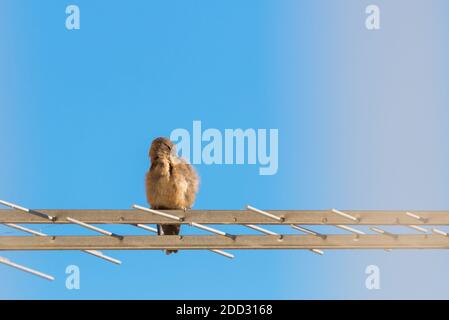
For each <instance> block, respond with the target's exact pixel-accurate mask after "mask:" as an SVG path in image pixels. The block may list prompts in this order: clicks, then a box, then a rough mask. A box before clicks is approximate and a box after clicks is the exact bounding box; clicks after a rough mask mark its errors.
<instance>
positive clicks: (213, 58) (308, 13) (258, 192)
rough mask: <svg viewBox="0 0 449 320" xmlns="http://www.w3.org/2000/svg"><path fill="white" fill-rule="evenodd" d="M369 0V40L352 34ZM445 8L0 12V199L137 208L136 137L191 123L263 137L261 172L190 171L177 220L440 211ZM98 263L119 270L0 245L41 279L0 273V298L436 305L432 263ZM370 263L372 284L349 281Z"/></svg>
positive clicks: (95, 7) (441, 270)
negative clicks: (275, 133) (267, 133)
mask: <svg viewBox="0 0 449 320" xmlns="http://www.w3.org/2000/svg"><path fill="white" fill-rule="evenodd" d="M373 3H374V4H377V5H379V6H380V9H381V30H379V31H375V32H370V31H368V30H366V29H365V25H364V23H365V18H366V15H365V13H364V11H365V7H366V6H367V5H368V4H373ZM69 4H77V5H79V7H80V9H81V30H79V31H72V32H69V31H67V30H66V29H65V17H66V16H65V7H66V6H67V5H69ZM448 7H449V4H448V3H447V1H443V0H441V1H437V0H433V1H410V0H408V1H404V0H401V1H394V2H393V1H380V0H378V1H362V0H353V1H351V0H346V1H339V2H338V3H337V2H336V1H324V0H322V1H317V0H314V1H293V0H290V1H289V0H283V1H268V0H267V1H261V0H257V1H256V0H251V1H237V0H230V1H180V0H179V1H171V2H164V1H145V2H144V1H131V2H126V3H125V2H124V1H114V2H111V1H98V0H97V1H83V0H78V1H75V2H66V1H54V2H51V3H50V2H38V1H31V0H20V1H12V0H2V2H1V3H0V18H1V19H0V30H1V31H0V39H1V42H0V46H1V50H0V67H1V72H0V83H1V85H0V108H1V109H0V110H1V113H0V114H1V120H2V121H1V126H0V150H2V151H1V152H2V155H3V156H2V157H1V160H0V164H1V166H0V181H1V183H0V195H1V196H0V198H4V199H7V200H9V201H12V202H17V203H20V204H23V205H24V206H28V207H33V208H111V209H113V208H128V207H129V205H130V204H132V203H135V202H138V203H144V201H145V197H144V188H143V176H144V174H145V171H146V170H147V167H148V159H147V148H148V146H149V144H150V142H151V139H152V138H154V137H156V136H159V135H169V134H170V132H171V131H172V130H173V129H175V128H187V129H189V128H191V125H192V121H193V120H201V121H202V124H203V128H210V127H212V128H218V129H224V128H238V127H242V128H279V135H280V141H279V143H280V146H279V172H278V174H277V175H275V176H259V175H258V168H257V167H255V166H249V165H244V166H198V171H199V173H200V175H201V179H202V189H201V192H200V195H199V198H198V201H197V203H196V206H195V207H196V208H197V209H201V208H208V209H209V208H234V209H240V208H242V207H243V205H245V204H247V203H252V204H254V205H255V206H258V207H261V208H286V209H326V208H331V207H337V208H342V209H346V208H351V209H415V210H416V209H448V208H449V200H448V199H447V197H446V192H447V190H448V187H449V171H448V169H447V166H445V164H446V163H447V160H448V156H449V146H448V144H447V143H445V138H446V137H447V135H448V125H449V117H448V110H447V103H448V100H449V97H448V94H447V88H448V80H449V78H448V76H447V74H448V63H447V59H445V58H446V57H447V56H448V53H449V52H448V51H449V50H448V48H449V47H448V40H447V39H449V38H448V33H449V32H448V31H449V26H448V23H447V16H446V15H445V14H447V13H448V12H449V10H448ZM111 229H112V230H113V231H115V230H117V231H121V232H136V231H135V230H133V229H131V228H125V227H115V229H114V228H113V227H111ZM273 229H274V230H279V231H282V230H284V231H286V229H282V228H277V229H276V228H273ZM230 230H233V231H235V232H238V231H243V230H239V229H230ZM43 231H45V232H47V233H55V234H70V233H72V234H73V233H75V232H76V233H79V234H90V233H89V232H85V231H83V230H80V229H78V228H76V227H72V228H60V227H58V226H51V227H47V228H44V229H43ZM327 231H329V230H327ZM138 232H139V231H137V233H138ZM185 232H194V231H193V230H190V229H188V228H185ZM289 232H291V231H289ZM0 234H2V235H6V234H8V235H10V234H17V235H18V234H19V233H15V232H14V231H12V232H11V231H10V230H8V229H6V228H5V227H1V226H0ZM142 234H144V233H142ZM110 254H111V255H112V256H114V257H117V258H120V259H122V260H123V261H124V264H123V265H122V266H120V267H118V266H115V265H110V264H107V263H104V262H102V261H97V260H96V259H95V258H93V257H91V256H88V255H85V254H82V253H79V252H66V253H63V254H61V253H57V252H31V253H30V252H2V253H1V255H3V256H5V257H7V258H10V259H12V260H14V261H16V262H18V263H23V264H26V265H27V266H30V267H35V268H37V269H39V270H42V271H44V272H48V273H51V274H53V275H55V276H56V278H57V280H56V281H55V282H53V283H49V282H46V281H43V280H41V279H38V278H34V277H32V276H30V275H27V274H23V273H20V272H19V271H16V270H13V269H9V268H8V267H5V266H0V298H6V299H15V298H20V299H32V298H43V299H79V298H137V299H139V298H153V299H154V298H161V299H164V298H167V299H168V298H178V299H183V298H275V299H278V298H283V299H305V298H311V299H318V298H324V299H330V298H334V299H345V298H368V299H378V298H449V280H448V278H447V276H446V265H447V261H448V258H449V257H448V253H447V252H446V251H394V252H392V253H386V252H384V251H343V250H342V251H327V252H326V254H325V255H324V256H322V257H321V256H316V255H314V254H312V253H310V252H308V251H255V252H254V251H253V252H251V251H248V252H246V251H241V252H235V254H236V255H237V257H236V259H235V260H234V261H228V260H227V259H225V258H222V257H220V256H217V255H214V254H211V253H208V252H182V253H181V254H178V255H176V256H170V257H165V255H164V254H163V253H162V252H160V251H157V252H140V251H139V252H112V253H110ZM70 264H75V265H78V266H79V267H80V268H81V290H79V291H76V290H74V291H69V290H67V289H65V277H66V275H65V273H64V271H65V268H66V266H67V265H70ZM370 264H375V265H378V266H379V267H380V271H381V289H380V290H373V291H370V290H367V289H366V288H365V278H366V275H365V268H366V266H367V265H370Z"/></svg>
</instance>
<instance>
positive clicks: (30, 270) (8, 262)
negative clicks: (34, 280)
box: [0, 257, 55, 281]
mask: <svg viewBox="0 0 449 320" xmlns="http://www.w3.org/2000/svg"><path fill="white" fill-rule="evenodd" d="M0 263H3V264H5V265H7V266H10V267H13V268H16V269H18V270H21V271H25V272H28V273H31V274H33V275H35V276H38V277H41V278H44V279H46V280H50V281H54V280H55V278H54V277H53V276H50V275H48V274H45V273H42V272H40V271H36V270H33V269H30V268H27V267H25V266H22V265H20V264H17V263H14V262H12V261H10V260H8V259H6V258H3V257H0Z"/></svg>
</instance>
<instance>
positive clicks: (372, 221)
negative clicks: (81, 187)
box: [0, 209, 449, 226]
mask: <svg viewBox="0 0 449 320" xmlns="http://www.w3.org/2000/svg"><path fill="white" fill-rule="evenodd" d="M36 211H38V212H41V213H43V214H46V215H50V216H54V217H55V218H56V221H55V222H53V223H54V224H70V223H71V222H70V221H68V220H67V217H72V218H74V219H76V220H79V221H83V222H85V223H89V224H173V220H172V219H169V218H166V217H162V216H158V215H155V214H145V213H143V212H142V211H141V210H132V209H131V210H65V209H63V210H36ZM158 211H160V212H165V213H168V214H171V215H174V216H178V217H179V218H183V217H185V219H184V221H179V222H177V223H180V224H189V223H192V222H196V223H202V224H286V225H289V224H299V225H336V224H346V225H348V224H349V225H350V224H351V223H348V219H347V218H345V217H342V216H340V215H337V214H335V213H333V212H332V211H331V210H322V211H320V210H303V211H300V210H268V211H269V212H270V213H273V214H275V215H277V216H282V217H284V221H282V222H281V221H277V220H274V219H270V218H268V217H265V216H263V215H261V214H258V213H255V212H252V211H250V210H189V211H187V212H184V211H183V210H158ZM344 212H345V213H348V214H351V215H354V216H357V217H358V218H359V222H357V223H356V224H358V225H398V224H399V225H415V224H416V222H417V220H416V219H415V218H413V217H410V216H408V215H406V214H405V212H406V211H355V210H352V211H351V210H345V211H344ZM414 212H415V213H416V214H419V216H420V217H424V218H425V222H420V223H419V225H421V226H423V225H449V211H414ZM2 223H17V224H20V223H21V224H37V223H38V224H45V223H49V220H48V219H45V218H43V217H39V216H34V215H29V214H24V213H23V212H21V211H19V210H0V224H2Z"/></svg>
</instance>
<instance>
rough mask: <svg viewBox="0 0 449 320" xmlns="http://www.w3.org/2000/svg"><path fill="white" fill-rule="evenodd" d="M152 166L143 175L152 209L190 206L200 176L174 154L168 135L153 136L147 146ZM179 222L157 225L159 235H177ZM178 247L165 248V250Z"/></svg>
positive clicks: (184, 208) (171, 251)
mask: <svg viewBox="0 0 449 320" xmlns="http://www.w3.org/2000/svg"><path fill="white" fill-rule="evenodd" d="M150 159H151V167H150V170H149V171H148V173H147V175H146V193H147V200H148V203H149V204H150V206H151V208H152V209H154V210H175V209H181V210H187V209H190V208H191V207H192V206H193V203H194V202H195V195H196V193H197V192H198V185H199V178H198V175H197V174H196V172H195V169H194V168H193V167H192V166H191V165H190V164H188V163H187V162H186V161H185V160H184V159H182V158H179V157H178V155H177V154H176V146H175V145H174V144H173V142H171V141H170V140H169V139H167V138H164V137H160V138H156V139H154V140H153V142H152V144H151V148H150ZM180 229H181V225H179V224H164V225H158V226H157V230H158V234H159V235H178V234H179V231H180ZM176 252H178V251H177V250H166V253H167V254H170V253H176Z"/></svg>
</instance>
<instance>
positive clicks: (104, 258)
mask: <svg viewBox="0 0 449 320" xmlns="http://www.w3.org/2000/svg"><path fill="white" fill-rule="evenodd" d="M5 226H8V227H10V228H14V229H16V230H20V231H23V232H26V233H29V234H32V235H35V236H39V237H48V234H45V233H42V232H40V231H36V230H32V229H28V228H25V227H22V226H19V225H17V224H13V223H5ZM81 251H82V252H85V253H88V254H90V255H93V256H95V257H97V258H100V259H103V260H106V261H109V262H112V263H115V264H122V262H121V261H120V260H117V259H114V258H112V257H109V256H107V255H105V254H103V253H102V252H101V251H97V250H81Z"/></svg>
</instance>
